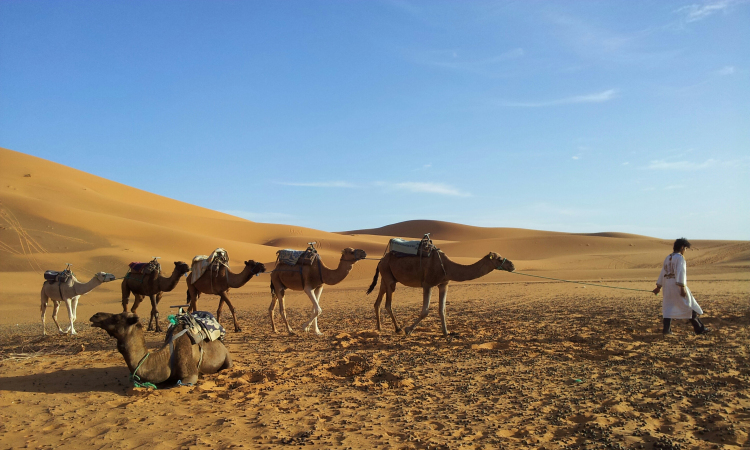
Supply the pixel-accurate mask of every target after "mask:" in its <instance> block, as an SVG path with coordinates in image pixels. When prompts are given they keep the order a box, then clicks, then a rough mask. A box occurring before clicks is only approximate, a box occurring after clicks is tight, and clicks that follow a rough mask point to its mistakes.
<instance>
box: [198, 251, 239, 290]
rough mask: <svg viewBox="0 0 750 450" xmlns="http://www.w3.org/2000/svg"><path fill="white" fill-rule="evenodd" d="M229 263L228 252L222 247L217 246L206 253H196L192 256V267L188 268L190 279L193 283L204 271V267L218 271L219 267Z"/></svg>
mask: <svg viewBox="0 0 750 450" xmlns="http://www.w3.org/2000/svg"><path fill="white" fill-rule="evenodd" d="M227 264H229V254H228V253H227V251H226V250H224V249H223V248H217V249H216V250H214V251H213V253H211V255H210V256H208V255H198V256H196V257H195V258H193V263H192V267H191V268H190V270H191V272H192V273H191V274H190V277H191V278H190V280H191V282H193V283H195V282H196V281H198V279H199V278H200V277H201V276H203V274H204V273H206V269H208V268H209V267H211V270H213V271H215V272H218V271H219V267H220V266H222V265H224V266H226V265H227Z"/></svg>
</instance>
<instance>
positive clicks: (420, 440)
mask: <svg viewBox="0 0 750 450" xmlns="http://www.w3.org/2000/svg"><path fill="white" fill-rule="evenodd" d="M489 207H491V205H488V208H489ZM424 233H432V237H433V239H435V243H436V244H437V245H438V246H439V247H440V248H441V249H442V250H443V251H444V252H445V255H446V257H449V258H450V259H451V260H453V261H454V262H457V263H460V264H471V263H473V262H475V261H477V260H478V259H480V258H482V257H484V256H485V255H487V253H488V252H490V251H493V252H497V253H499V254H501V255H502V256H503V257H507V258H508V259H510V260H512V261H513V262H514V264H515V267H516V270H517V272H523V273H529V274H534V275H538V276H546V277H555V278H562V279H568V280H579V281H589V282H595V283H604V284H608V285H611V286H618V287H628V288H632V289H649V290H650V289H653V287H654V280H655V279H656V277H657V276H658V274H659V270H660V267H661V263H662V261H663V259H664V257H665V256H666V255H667V254H669V253H670V252H671V248H672V247H671V246H672V241H670V240H663V239H655V238H651V237H648V236H636V235H630V234H623V233H617V232H603V233H589V234H576V233H555V232H547V231H535V230H523V229H514V228H478V227H471V226H466V225H460V224H454V223H447V222H436V221H427V220H415V221H409V222H403V223H399V224H393V225H388V226H384V227H381V228H373V229H366V230H357V231H349V232H341V233H330V232H324V231H319V230H312V229H307V228H303V227H297V226H293V225H278V224H259V223H254V222H249V221H247V220H243V219H240V218H237V217H232V216H229V215H226V214H222V213H219V212H216V211H211V210H208V209H205V208H200V207H196V206H193V205H189V204H186V203H183V202H179V201H175V200H171V199H168V198H164V197H160V196H158V195H154V194H151V193H148V192H145V191H142V190H139V189H135V188H132V187H128V186H125V185H122V184H119V183H114V182H112V181H109V180H106V179H103V178H99V177H96V176H93V175H90V174H87V173H84V172H80V171H77V170H75V169H72V168H70V167H65V166H62V165H60V164H55V163H52V162H49V161H44V160H41V159H39V158H34V157H31V156H29V155H24V154H22V153H18V152H14V151H12V150H7V149H2V148H0V305H2V308H3V314H1V315H0V450H2V449H5V448H52V447H54V448H126V449H130V448H139V447H140V448H149V449H150V448H165V449H173V448H230V447H247V448H269V449H270V448H277V447H281V446H291V447H294V448H304V447H311V448H328V447H341V448H352V449H354V448H357V449H358V448H394V449H410V448H414V449H426V448H487V449H496V448H506V449H514V448H549V449H552V448H647V449H650V448H660V449H665V448H666V449H674V448H679V449H689V448H737V447H743V446H744V447H749V446H750V441H748V427H750V398H748V395H750V388H749V387H748V386H750V383H748V381H750V380H749V379H748V377H749V376H750V360H748V354H749V353H750V336H749V334H748V333H749V328H748V327H749V326H750V242H746V241H710V240H700V239H698V238H699V237H693V236H689V238H690V240H691V242H693V248H691V249H690V251H689V252H688V253H687V254H686V259H687V261H688V284H689V286H690V288H691V290H692V291H693V293H694V294H695V295H696V297H697V299H698V301H699V302H700V304H701V305H702V306H703V309H704V310H705V311H706V315H705V316H704V322H705V323H707V324H708V325H709V326H710V327H712V328H713V331H712V332H711V333H710V334H708V335H705V336H695V335H694V334H693V333H692V328H691V327H690V326H689V324H687V323H685V322H686V321H682V322H683V323H678V324H676V325H675V331H676V333H675V335H673V336H671V337H669V338H664V337H662V336H661V314H660V309H661V301H660V298H658V297H655V296H654V295H653V294H649V293H647V292H636V291H627V290H618V289H605V288H598V287H593V286H585V287H584V286H583V285H576V284H565V283H558V282H549V281H542V279H539V278H530V277H524V276H522V275H518V274H509V273H504V272H499V271H494V272H492V273H491V274H488V275H486V276H484V277H482V278H480V279H477V280H475V281H472V282H467V283H462V284H455V285H452V286H451V288H450V291H449V294H448V310H447V312H448V327H449V329H450V330H451V331H455V332H458V333H459V337H456V338H452V339H450V340H447V339H446V338H444V337H443V336H442V334H441V333H440V332H439V330H440V328H439V322H438V319H437V314H436V308H435V305H433V307H432V313H431V316H429V317H428V318H427V319H426V320H425V321H423V322H422V323H421V324H420V326H419V327H418V328H417V329H416V331H415V333H414V334H413V335H412V336H408V337H406V336H403V335H399V334H395V333H394V331H393V326H392V324H391V321H390V319H389V318H388V317H386V316H385V312H384V316H383V324H384V329H383V331H382V332H377V331H376V330H375V329H374V327H375V318H374V311H373V303H374V302H375V293H373V294H371V295H370V296H366V295H365V293H364V292H365V290H366V289H367V287H368V286H369V285H370V282H371V281H372V277H373V274H374V272H375V266H376V264H377V261H372V260H367V261H361V262H359V263H357V264H356V265H355V266H354V267H353V269H352V270H351V272H350V273H349V275H348V277H347V278H346V280H344V282H342V283H341V284H339V285H337V286H335V287H326V288H325V290H324V291H323V297H322V300H321V305H322V307H323V315H322V316H321V317H320V319H319V324H320V328H321V329H322V330H323V332H324V335H323V336H320V337H318V336H314V335H309V334H305V333H300V334H298V335H293V336H289V335H287V334H273V333H271V326H270V323H269V319H268V309H267V308H268V305H269V304H270V293H269V278H268V275H267V274H266V275H261V276H259V277H255V278H253V279H252V280H250V282H249V283H247V284H246V285H244V286H243V287H241V288H239V289H233V290H232V291H231V293H230V297H231V299H232V301H233V302H234V303H235V306H236V307H237V310H238V314H239V320H240V325H241V326H242V329H243V330H244V331H243V332H241V333H233V332H230V333H229V334H228V336H227V338H226V341H227V346H228V348H229V350H230V351H231V353H232V355H233V357H234V361H235V365H234V367H233V368H232V369H230V370H227V371H224V372H221V373H219V374H215V375H210V376H205V377H203V378H201V379H200V381H199V382H198V384H197V385H196V386H195V387H177V388H171V389H163V390H162V389H160V390H156V391H152V390H146V389H133V388H132V387H131V385H130V384H129V381H128V375H129V373H128V369H127V367H126V365H125V362H124V360H123V358H122V356H121V355H120V354H119V353H118V352H117V351H116V347H115V341H114V339H112V338H109V337H108V336H107V335H106V333H105V332H104V331H102V330H100V329H92V328H90V327H89V325H88V318H89V317H91V316H92V315H93V314H94V313H96V312H100V311H101V312H112V313H118V312H120V311H122V306H121V295H120V281H117V282H112V283H106V284H103V285H101V286H99V287H97V288H96V289H95V290H93V291H91V292H90V293H89V294H87V295H85V296H83V297H82V298H81V300H80V304H79V307H78V312H77V322H76V329H77V330H78V331H79V334H78V335H76V336H67V335H59V334H57V333H54V334H52V335H49V336H46V337H43V336H42V335H41V320H40V316H39V307H40V289H41V286H42V282H43V278H42V273H43V271H44V270H47V269H52V270H62V269H63V268H64V267H65V264H66V263H72V264H73V271H74V272H75V273H76V275H77V276H78V278H79V279H80V280H82V281H87V280H88V279H89V278H90V277H91V276H92V275H93V274H94V273H96V272H99V271H105V272H108V273H112V274H114V275H116V276H117V277H122V276H124V275H125V273H126V272H127V267H128V263H129V262H131V261H140V262H145V261H149V260H150V259H151V257H153V256H160V257H161V258H162V259H161V263H162V265H163V267H165V268H166V267H169V269H167V270H165V272H171V270H172V267H173V265H172V262H173V261H186V262H190V261H191V260H192V258H193V257H194V256H195V255H200V254H209V253H210V252H211V251H212V250H213V249H215V248H217V247H223V248H225V249H226V250H227V251H228V252H229V255H230V259H231V260H230V266H231V269H232V270H233V271H235V272H239V271H240V270H242V267H243V261H245V260H248V259H252V260H255V261H260V262H263V263H265V264H266V266H267V268H268V269H269V270H270V269H272V268H273V262H274V260H275V255H276V251H277V250H279V249H282V248H294V249H298V250H302V249H304V248H305V247H306V245H307V243H308V242H310V241H317V242H318V248H319V249H320V254H321V257H322V260H323V262H324V263H325V264H327V265H329V266H335V265H336V262H337V261H338V260H339V257H340V256H339V255H340V252H341V250H342V249H343V248H345V247H352V248H359V249H363V250H365V251H367V253H368V256H370V257H373V258H378V257H380V255H382V253H383V251H384V248H385V246H386V243H387V242H388V240H389V238H390V237H405V238H417V239H418V238H421V237H422V235H423V234H424ZM676 234H677V235H679V234H680V232H679V230H676ZM677 235H676V236H675V237H677ZM376 292H377V291H376ZM436 297H437V295H434V296H433V298H434V300H435V301H436V300H437V299H436ZM185 298H186V296H185V284H184V281H180V283H179V284H178V286H177V287H176V288H175V289H174V290H173V291H172V292H169V293H166V294H165V295H164V298H163V299H162V302H161V304H160V305H159V310H160V312H161V317H162V324H163V325H164V324H165V321H166V316H167V315H168V314H169V313H170V308H169V306H170V305H179V304H183V303H184V302H185ZM130 301H131V304H132V299H131V300H130ZM217 305H218V298H216V297H213V298H212V297H210V296H205V295H204V296H203V297H202V298H201V299H200V300H199V302H198V308H199V309H201V310H207V311H210V312H214V311H215V310H216V307H217ZM394 307H395V309H396V313H397V317H398V319H399V322H400V324H401V325H402V326H403V325H410V324H411V323H412V322H413V321H414V320H415V319H416V317H417V314H418V313H419V310H420V309H421V291H419V290H416V289H409V288H404V287H403V286H401V287H399V288H398V289H397V291H396V294H395V300H394ZM309 309H310V304H309V300H308V299H307V297H306V296H305V295H304V294H302V293H299V292H287V310H288V313H289V317H290V319H291V321H292V326H293V327H295V328H296V329H297V330H300V328H301V327H302V324H303V322H304V321H305V319H306V314H307V312H308V311H309ZM149 311H150V305H149V304H148V302H146V303H144V304H143V305H142V306H141V307H140V309H139V310H138V313H139V314H140V316H141V318H142V321H144V322H145V319H143V318H147V317H148V315H149ZM227 312H228V311H226V309H225V315H224V317H222V319H221V320H222V323H223V324H224V326H225V327H227V328H228V329H231V328H232V327H229V326H228V325H229V324H230V323H231V322H230V320H231V319H230V317H229V316H228V315H227ZM51 313H52V308H51V307H50V308H49V309H48V311H47V330H48V331H50V332H51V331H52V330H53V328H52V327H53V323H52V320H51V318H50V316H51ZM59 319H60V322H61V324H62V326H63V328H67V326H68V317H67V312H66V311H65V308H64V307H63V308H62V310H61V311H60V314H59ZM277 325H278V326H281V322H280V320H279V319H278V318H277ZM163 339H164V337H163V335H159V334H156V333H151V332H149V333H147V341H148V343H149V345H150V346H151V347H152V348H157V347H158V346H159V345H160V343H161V342H163Z"/></svg>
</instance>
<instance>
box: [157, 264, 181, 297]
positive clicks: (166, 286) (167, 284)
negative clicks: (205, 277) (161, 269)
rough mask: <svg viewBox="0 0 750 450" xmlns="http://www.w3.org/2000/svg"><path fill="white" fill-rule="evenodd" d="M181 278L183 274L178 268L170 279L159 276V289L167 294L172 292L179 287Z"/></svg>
mask: <svg viewBox="0 0 750 450" xmlns="http://www.w3.org/2000/svg"><path fill="white" fill-rule="evenodd" d="M181 277H182V274H181V273H180V272H179V270H178V269H177V268H176V267H175V269H174V272H172V275H170V276H169V278H167V277H163V276H161V275H159V289H160V290H162V291H165V292H168V291H171V290H172V289H174V288H175V286H177V283H179V281H180V278H181Z"/></svg>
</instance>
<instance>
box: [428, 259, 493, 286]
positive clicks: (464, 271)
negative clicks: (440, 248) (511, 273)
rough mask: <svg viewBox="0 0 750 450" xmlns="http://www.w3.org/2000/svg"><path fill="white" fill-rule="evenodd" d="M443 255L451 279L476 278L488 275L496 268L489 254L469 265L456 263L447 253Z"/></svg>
mask: <svg viewBox="0 0 750 450" xmlns="http://www.w3.org/2000/svg"><path fill="white" fill-rule="evenodd" d="M441 257H442V258H443V265H444V266H445V271H446V272H447V274H448V276H449V278H450V280H451V281H469V280H475V279H477V278H479V277H483V276H485V275H487V274H488V273H490V272H492V271H493V270H494V269H495V266H494V264H492V261H491V260H490V258H489V257H487V256H485V257H484V258H482V259H480V260H479V261H477V262H475V263H474V264H469V265H468V266H465V265H463V264H458V263H455V262H453V261H451V260H450V259H448V257H446V256H445V255H442V256H441Z"/></svg>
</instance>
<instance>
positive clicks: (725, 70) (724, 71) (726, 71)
mask: <svg viewBox="0 0 750 450" xmlns="http://www.w3.org/2000/svg"><path fill="white" fill-rule="evenodd" d="M734 72H735V68H734V66H724V67H722V68H721V69H719V70H717V71H716V74H717V75H733V74H734Z"/></svg>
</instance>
